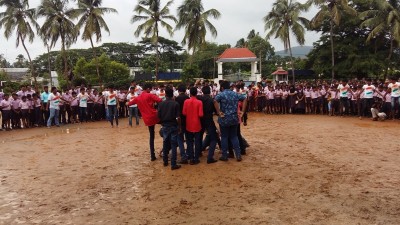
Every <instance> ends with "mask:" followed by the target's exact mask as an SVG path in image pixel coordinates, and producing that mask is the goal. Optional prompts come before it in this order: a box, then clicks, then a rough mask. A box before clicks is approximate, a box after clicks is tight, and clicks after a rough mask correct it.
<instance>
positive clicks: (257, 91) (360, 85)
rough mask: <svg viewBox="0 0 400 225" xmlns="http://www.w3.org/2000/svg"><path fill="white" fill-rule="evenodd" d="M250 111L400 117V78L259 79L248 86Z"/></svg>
mask: <svg viewBox="0 0 400 225" xmlns="http://www.w3.org/2000/svg"><path fill="white" fill-rule="evenodd" d="M245 91H246V92H247V93H248V95H249V101H250V104H249V109H248V110H249V111H259V112H265V113H267V114H289V113H291V114H321V115H329V116H334V115H337V116H358V117H359V118H360V119H361V118H363V117H367V118H372V120H374V121H376V120H378V119H381V120H384V119H399V118H400V114H399V97H400V82H399V81H398V79H397V78H395V77H392V78H390V79H389V80H387V81H385V82H384V81H379V80H375V81H372V80H371V79H365V80H350V81H348V80H347V79H343V80H341V81H335V82H331V83H329V82H326V81H325V82H313V83H310V82H299V83H297V84H296V85H285V84H282V85H276V86H273V85H265V86H263V85H262V83H258V84H257V85H254V86H251V87H250V88H249V89H247V90H245Z"/></svg>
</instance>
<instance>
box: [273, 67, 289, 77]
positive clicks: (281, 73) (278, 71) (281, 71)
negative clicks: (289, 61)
mask: <svg viewBox="0 0 400 225" xmlns="http://www.w3.org/2000/svg"><path fill="white" fill-rule="evenodd" d="M287 74H288V72H287V71H286V70H284V69H282V67H278V69H277V70H276V71H275V72H273V73H272V75H287Z"/></svg>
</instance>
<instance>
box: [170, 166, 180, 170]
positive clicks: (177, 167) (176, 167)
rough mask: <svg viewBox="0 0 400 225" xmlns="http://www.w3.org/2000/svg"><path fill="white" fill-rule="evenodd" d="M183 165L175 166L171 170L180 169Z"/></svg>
mask: <svg viewBox="0 0 400 225" xmlns="http://www.w3.org/2000/svg"><path fill="white" fill-rule="evenodd" d="M181 167H182V166H181V165H175V166H171V170H177V169H179V168H181Z"/></svg>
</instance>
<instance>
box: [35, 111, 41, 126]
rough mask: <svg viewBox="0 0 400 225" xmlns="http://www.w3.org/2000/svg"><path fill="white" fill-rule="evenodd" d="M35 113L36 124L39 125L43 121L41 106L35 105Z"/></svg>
mask: <svg viewBox="0 0 400 225" xmlns="http://www.w3.org/2000/svg"><path fill="white" fill-rule="evenodd" d="M34 115H35V122H34V124H35V125H39V124H41V123H42V120H41V118H42V111H41V110H40V107H35V108H34Z"/></svg>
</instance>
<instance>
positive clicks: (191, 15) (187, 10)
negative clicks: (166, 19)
mask: <svg viewBox="0 0 400 225" xmlns="http://www.w3.org/2000/svg"><path fill="white" fill-rule="evenodd" d="M210 17H212V18H214V19H218V18H220V17H221V13H220V12H219V11H218V10H216V9H209V10H207V11H205V10H204V7H203V3H202V1H201V0H185V1H184V2H183V3H182V5H181V6H179V7H178V18H179V20H178V24H177V25H176V29H178V30H179V29H182V28H184V30H185V36H184V37H183V40H182V44H183V45H187V47H188V50H189V51H190V50H193V51H192V54H193V55H194V54H195V53H196V50H198V49H200V48H201V46H202V45H204V44H205V43H206V35H207V29H208V30H209V31H210V32H211V35H212V36H213V37H216V36H217V34H218V33H217V29H216V28H215V27H214V25H213V24H212V23H211V22H210V21H209V18H210Z"/></svg>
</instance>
